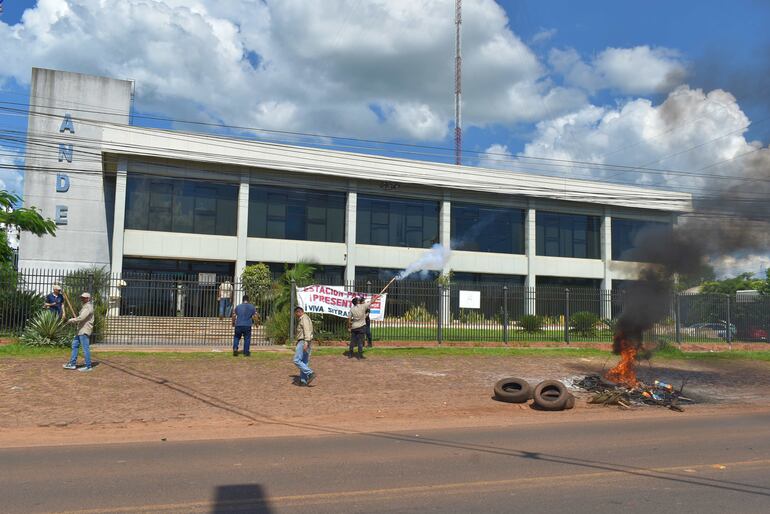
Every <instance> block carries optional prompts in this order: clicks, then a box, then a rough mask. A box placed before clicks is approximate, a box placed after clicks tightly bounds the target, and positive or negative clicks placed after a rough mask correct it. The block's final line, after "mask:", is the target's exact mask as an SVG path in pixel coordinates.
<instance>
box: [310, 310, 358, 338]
mask: <svg viewBox="0 0 770 514" xmlns="http://www.w3.org/2000/svg"><path fill="white" fill-rule="evenodd" d="M309 316H310V319H311V320H312V321H313V335H314V337H315V339H316V340H318V341H347V340H349V339H350V332H348V325H347V321H346V320H345V319H344V318H338V317H337V316H331V315H328V316H324V315H322V314H310V315H309Z"/></svg>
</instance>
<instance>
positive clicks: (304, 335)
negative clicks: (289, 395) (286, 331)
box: [294, 307, 315, 386]
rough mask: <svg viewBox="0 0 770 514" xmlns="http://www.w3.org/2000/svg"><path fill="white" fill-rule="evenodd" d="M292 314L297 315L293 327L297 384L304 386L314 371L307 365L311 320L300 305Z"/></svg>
mask: <svg viewBox="0 0 770 514" xmlns="http://www.w3.org/2000/svg"><path fill="white" fill-rule="evenodd" d="M294 315H295V316H296V317H297V327H296V328H295V329H294V340H295V341H297V349H296V350H295V352H294V365H295V366H297V368H299V385H301V386H306V385H308V384H310V382H312V381H313V379H314V378H315V373H313V370H312V369H310V366H308V361H309V360H310V344H311V343H312V341H313V321H312V320H311V319H310V316H308V315H307V314H305V310H304V309H303V308H302V307H297V308H296V309H294Z"/></svg>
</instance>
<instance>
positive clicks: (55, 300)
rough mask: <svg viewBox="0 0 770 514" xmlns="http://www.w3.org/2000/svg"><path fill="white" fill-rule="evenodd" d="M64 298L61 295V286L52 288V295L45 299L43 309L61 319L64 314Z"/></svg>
mask: <svg viewBox="0 0 770 514" xmlns="http://www.w3.org/2000/svg"><path fill="white" fill-rule="evenodd" d="M63 305H64V296H63V295H62V294H61V286H59V285H55V286H53V293H51V294H49V295H48V296H46V297H45V308H46V309H48V310H49V311H51V312H53V313H54V314H56V316H57V317H59V318H61V317H62V314H63V313H64V309H63Z"/></svg>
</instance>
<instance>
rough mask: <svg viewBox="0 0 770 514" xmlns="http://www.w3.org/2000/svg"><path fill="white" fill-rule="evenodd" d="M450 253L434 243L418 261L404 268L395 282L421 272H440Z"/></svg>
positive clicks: (447, 249)
mask: <svg viewBox="0 0 770 514" xmlns="http://www.w3.org/2000/svg"><path fill="white" fill-rule="evenodd" d="M451 254H452V252H451V250H450V249H449V248H447V247H445V246H443V245H441V244H439V243H436V244H434V245H433V246H432V247H431V249H430V250H428V251H427V252H425V253H424V254H423V255H421V256H420V258H419V259H417V260H416V261H414V262H413V263H411V264H410V265H409V266H407V267H406V269H405V270H404V271H402V272H401V273H399V274H398V275H397V276H396V280H403V279H405V278H407V277H408V276H409V275H413V274H415V273H419V272H423V271H441V270H442V269H444V266H445V265H446V263H447V262H448V261H449V257H450V256H451Z"/></svg>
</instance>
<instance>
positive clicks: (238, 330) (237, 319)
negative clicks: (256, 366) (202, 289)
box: [232, 295, 259, 357]
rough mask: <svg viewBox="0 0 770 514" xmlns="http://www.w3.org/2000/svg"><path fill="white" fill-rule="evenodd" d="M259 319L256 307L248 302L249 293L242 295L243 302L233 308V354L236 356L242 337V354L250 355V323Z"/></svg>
mask: <svg viewBox="0 0 770 514" xmlns="http://www.w3.org/2000/svg"><path fill="white" fill-rule="evenodd" d="M257 321H259V315H258V314H257V308H256V307H254V306H253V305H252V304H250V303H249V295H243V303H241V304H240V305H238V306H237V307H236V308H235V309H233V315H232V323H233V327H235V334H234V335H233V356H236V357H237V356H238V344H239V343H240V342H241V337H243V356H244V357H249V356H251V325H252V323H253V322H257Z"/></svg>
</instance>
